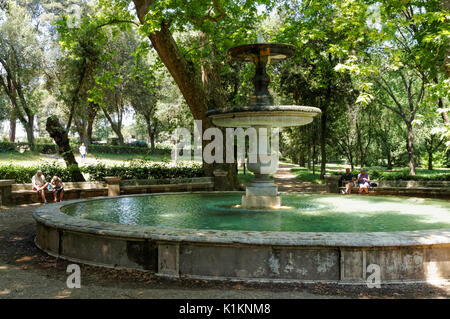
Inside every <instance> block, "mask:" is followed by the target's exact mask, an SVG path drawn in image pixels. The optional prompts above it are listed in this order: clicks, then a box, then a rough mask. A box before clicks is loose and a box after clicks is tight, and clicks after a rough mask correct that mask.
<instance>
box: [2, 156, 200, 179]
mask: <svg viewBox="0 0 450 319" xmlns="http://www.w3.org/2000/svg"><path fill="white" fill-rule="evenodd" d="M38 169H40V170H42V173H43V174H44V175H45V177H46V178H47V179H48V180H49V179H50V178H51V177H52V176H54V175H56V176H59V177H60V178H61V179H62V180H63V181H65V182H72V179H71V178H72V174H71V171H72V169H73V167H67V168H66V167H62V166H60V165H59V164H57V163H56V162H53V163H44V164H41V165H36V166H31V167H23V166H19V165H13V164H8V165H1V166H0V176H1V178H2V179H15V180H16V183H18V184H28V183H31V178H32V177H33V175H34V174H36V171H37V170H38ZM80 169H81V172H82V173H84V174H85V175H87V174H88V176H89V178H88V180H89V181H103V180H104V177H106V176H120V177H122V179H124V180H126V179H160V178H192V177H202V176H204V171H203V167H202V165H201V164H196V163H193V164H184V165H177V166H171V165H169V164H160V163H155V162H149V161H144V160H137V161H131V162H130V164H129V165H120V166H110V167H107V166H105V165H103V164H98V165H90V166H84V167H80Z"/></svg>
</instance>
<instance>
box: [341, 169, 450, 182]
mask: <svg viewBox="0 0 450 319" xmlns="http://www.w3.org/2000/svg"><path fill="white" fill-rule="evenodd" d="M359 173H360V171H353V172H352V174H353V176H354V177H355V180H356V178H357V177H358V174H359ZM368 173H369V176H370V179H371V180H376V181H450V172H449V173H436V174H429V175H423V174H420V173H418V174H417V175H414V176H412V175H409V170H407V169H406V170H401V171H377V170H370V169H369V170H368ZM337 174H339V175H344V174H345V173H343V172H339V173H337Z"/></svg>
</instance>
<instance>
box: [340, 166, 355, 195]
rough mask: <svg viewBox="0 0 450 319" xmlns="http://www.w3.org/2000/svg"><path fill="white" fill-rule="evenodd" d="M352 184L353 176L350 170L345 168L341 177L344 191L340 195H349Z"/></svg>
mask: <svg viewBox="0 0 450 319" xmlns="http://www.w3.org/2000/svg"><path fill="white" fill-rule="evenodd" d="M353 182H354V177H353V174H352V173H351V172H350V168H346V169H345V174H344V175H343V176H342V183H343V184H344V185H345V190H344V191H343V192H342V194H348V195H350V194H351V193H352V186H353Z"/></svg>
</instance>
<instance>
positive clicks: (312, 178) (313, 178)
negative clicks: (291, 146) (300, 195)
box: [291, 167, 325, 184]
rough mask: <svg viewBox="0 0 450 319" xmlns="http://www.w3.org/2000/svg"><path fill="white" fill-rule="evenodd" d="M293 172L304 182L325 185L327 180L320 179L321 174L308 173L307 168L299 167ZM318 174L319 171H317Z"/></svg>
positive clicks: (292, 170) (292, 169)
mask: <svg viewBox="0 0 450 319" xmlns="http://www.w3.org/2000/svg"><path fill="white" fill-rule="evenodd" d="M291 172H292V173H293V174H294V175H295V176H296V177H297V178H298V179H299V180H301V181H303V182H311V183H313V184H325V180H322V179H320V174H319V173H315V174H313V172H312V171H308V169H307V168H302V167H297V168H291ZM316 172H317V171H316Z"/></svg>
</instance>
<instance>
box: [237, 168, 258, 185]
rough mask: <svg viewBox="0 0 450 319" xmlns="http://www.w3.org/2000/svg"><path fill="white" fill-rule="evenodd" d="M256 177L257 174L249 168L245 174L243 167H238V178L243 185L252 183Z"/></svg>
mask: <svg viewBox="0 0 450 319" xmlns="http://www.w3.org/2000/svg"><path fill="white" fill-rule="evenodd" d="M254 177H255V175H253V173H252V172H250V171H249V170H248V169H247V170H246V171H245V174H244V170H243V169H242V168H239V169H238V180H239V182H240V183H241V184H242V185H244V186H246V185H248V184H250V183H251V181H252V180H253V178H254Z"/></svg>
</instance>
